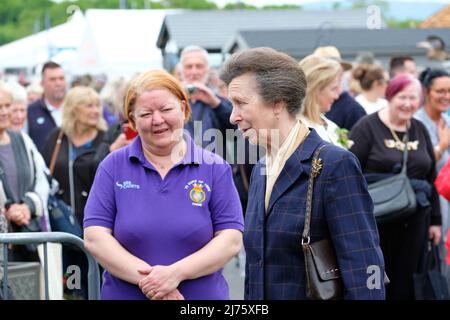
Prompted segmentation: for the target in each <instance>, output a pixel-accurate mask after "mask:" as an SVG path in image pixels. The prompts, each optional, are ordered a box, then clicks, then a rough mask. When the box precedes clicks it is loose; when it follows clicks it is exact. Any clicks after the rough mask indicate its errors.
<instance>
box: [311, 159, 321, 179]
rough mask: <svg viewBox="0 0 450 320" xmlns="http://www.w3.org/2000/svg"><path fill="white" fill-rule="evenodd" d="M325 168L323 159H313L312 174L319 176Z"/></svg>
mask: <svg viewBox="0 0 450 320" xmlns="http://www.w3.org/2000/svg"><path fill="white" fill-rule="evenodd" d="M322 168H323V161H322V159H320V158H319V159H313V160H312V168H311V170H312V175H313V176H314V177H317V176H318V175H319V174H320V171H322Z"/></svg>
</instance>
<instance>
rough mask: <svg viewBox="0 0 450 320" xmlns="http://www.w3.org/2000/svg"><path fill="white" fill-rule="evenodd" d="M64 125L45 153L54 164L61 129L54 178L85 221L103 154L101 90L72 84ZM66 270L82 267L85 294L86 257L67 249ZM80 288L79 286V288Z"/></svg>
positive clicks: (77, 292) (46, 160)
mask: <svg viewBox="0 0 450 320" xmlns="http://www.w3.org/2000/svg"><path fill="white" fill-rule="evenodd" d="M62 110H63V111H62V125H61V128H57V129H55V130H54V131H53V132H52V133H50V135H49V137H48V138H47V140H46V142H45V144H44V148H43V152H42V155H43V157H44V159H45V162H46V163H47V165H48V166H50V162H51V159H52V155H53V152H54V150H55V147H56V144H57V143H58V141H59V139H58V137H59V136H60V133H61V132H62V138H61V140H60V143H61V147H60V150H59V152H58V154H57V157H56V162H55V169H54V172H53V178H55V179H56V180H57V181H58V183H59V191H58V194H57V196H58V197H60V198H61V199H62V200H64V202H65V203H66V204H68V205H69V206H71V207H72V208H73V209H74V212H75V215H76V217H77V219H78V221H79V223H80V225H82V224H83V211H84V206H85V205H86V201H87V198H88V195H89V191H90V189H91V186H92V183H93V181H94V177H95V172H96V170H97V166H98V164H99V161H100V160H101V158H99V157H98V155H97V150H98V147H99V145H100V144H101V142H102V141H103V135H104V130H105V129H106V123H105V120H104V119H103V117H102V109H101V104H100V99H99V96H98V94H97V93H96V92H95V91H94V90H93V89H91V88H88V87H75V88H72V89H71V90H70V91H69V92H68V93H67V96H66V98H65V100H64V103H63V107H62ZM63 261H64V263H63V264H64V271H65V270H67V269H66V268H67V266H69V265H78V266H79V267H80V268H81V271H82V274H83V277H82V283H81V285H82V291H81V292H80V291H74V292H73V293H74V294H82V295H84V296H85V292H86V289H87V288H86V286H85V283H84V282H85V281H84V280H85V277H84V275H85V274H84V272H83V271H84V270H83V269H84V268H85V267H86V266H87V263H86V259H85V258H84V257H83V255H82V254H81V253H80V252H79V251H76V250H64V256H63ZM76 289H78V288H76Z"/></svg>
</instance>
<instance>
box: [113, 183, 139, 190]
mask: <svg viewBox="0 0 450 320" xmlns="http://www.w3.org/2000/svg"><path fill="white" fill-rule="evenodd" d="M116 186H117V187H119V188H120V189H140V188H141V186H140V185H138V184H134V183H132V182H131V181H124V182H122V183H119V181H117V182H116Z"/></svg>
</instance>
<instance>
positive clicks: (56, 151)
mask: <svg viewBox="0 0 450 320" xmlns="http://www.w3.org/2000/svg"><path fill="white" fill-rule="evenodd" d="M63 135H64V132H63V131H62V130H59V133H58V138H57V139H56V144H55V148H54V149H53V153H52V159H51V160H50V166H49V167H48V169H49V170H50V175H52V176H53V172H54V171H55V164H56V158H58V154H59V150H60V149H61V142H62V137H63Z"/></svg>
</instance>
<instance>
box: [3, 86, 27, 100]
mask: <svg viewBox="0 0 450 320" xmlns="http://www.w3.org/2000/svg"><path fill="white" fill-rule="evenodd" d="M6 86H7V87H8V89H9V91H10V93H11V97H12V102H13V103H14V102H23V103H25V104H26V103H28V98H27V90H26V89H25V88H24V87H23V86H21V85H20V84H19V83H17V82H7V83H6Z"/></svg>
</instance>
